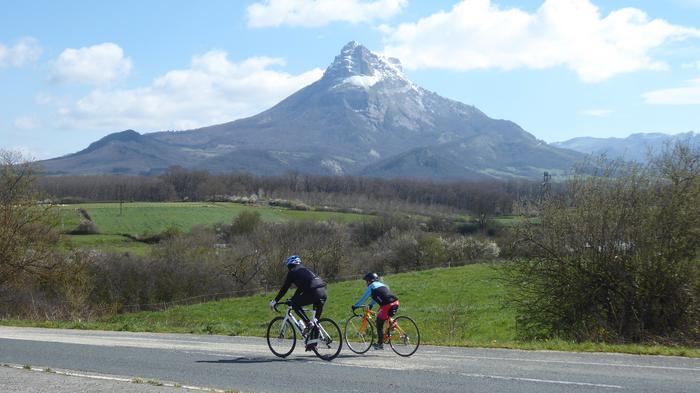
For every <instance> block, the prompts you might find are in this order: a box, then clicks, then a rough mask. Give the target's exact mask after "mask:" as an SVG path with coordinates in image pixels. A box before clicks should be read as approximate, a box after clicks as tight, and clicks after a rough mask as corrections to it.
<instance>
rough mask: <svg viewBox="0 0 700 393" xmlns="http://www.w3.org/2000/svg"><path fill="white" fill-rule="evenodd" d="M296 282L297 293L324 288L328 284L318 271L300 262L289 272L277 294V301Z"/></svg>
mask: <svg viewBox="0 0 700 393" xmlns="http://www.w3.org/2000/svg"><path fill="white" fill-rule="evenodd" d="M292 284H294V285H295V286H296V287H297V291H296V293H303V292H309V291H310V290H312V289H316V288H323V287H325V286H326V282H325V281H323V280H322V279H321V277H319V276H317V275H316V273H314V272H312V271H311V270H310V269H309V268H307V267H306V266H304V265H302V264H299V265H296V266H294V267H293V268H291V269H290V270H289V272H288V273H287V278H286V279H285V280H284V284H283V285H282V288H281V289H280V291H279V293H278V294H277V296H275V301H277V302H278V301H279V300H280V299H281V298H282V296H284V294H285V293H287V290H289V287H290V286H291V285H292Z"/></svg>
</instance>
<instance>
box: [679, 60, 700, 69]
mask: <svg viewBox="0 0 700 393" xmlns="http://www.w3.org/2000/svg"><path fill="white" fill-rule="evenodd" d="M681 68H683V69H684V70H688V69H696V68H697V69H699V70H700V60H698V61H696V62H694V63H683V64H682V65H681Z"/></svg>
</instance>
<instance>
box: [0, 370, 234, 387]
mask: <svg viewBox="0 0 700 393" xmlns="http://www.w3.org/2000/svg"><path fill="white" fill-rule="evenodd" d="M3 366H5V367H9V368H15V369H18V370H26V371H36V372H47V371H46V370H48V368H41V367H33V366H20V365H18V364H3ZM50 373H51V374H56V375H65V376H69V377H79V378H88V379H97V380H102V381H115V382H128V383H136V382H134V381H135V380H137V379H143V378H140V377H133V378H125V377H115V376H113V375H102V374H85V373H80V372H77V371H70V370H55V369H51V371H50ZM143 380H144V382H139V383H144V384H148V383H149V381H150V380H147V379H143ZM154 382H157V383H159V384H160V385H159V386H165V387H169V388H182V389H187V390H198V391H203V392H217V393H226V392H227V390H221V389H215V388H206V387H201V386H192V385H181V384H176V383H172V382H161V381H154Z"/></svg>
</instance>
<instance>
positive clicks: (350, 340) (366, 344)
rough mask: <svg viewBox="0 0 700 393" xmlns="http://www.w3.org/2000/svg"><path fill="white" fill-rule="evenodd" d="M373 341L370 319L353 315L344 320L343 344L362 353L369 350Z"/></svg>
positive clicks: (372, 328) (372, 327)
mask: <svg viewBox="0 0 700 393" xmlns="http://www.w3.org/2000/svg"><path fill="white" fill-rule="evenodd" d="M363 324H364V326H363ZM373 342H374V326H372V321H369V320H365V319H364V317H363V316H361V315H353V316H352V317H350V319H348V320H347V322H345V344H347V346H348V348H350V350H351V351H353V352H355V353H358V354H363V353H365V352H367V351H368V350H369V348H370V347H371V346H372V343H373Z"/></svg>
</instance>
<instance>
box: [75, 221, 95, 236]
mask: <svg viewBox="0 0 700 393" xmlns="http://www.w3.org/2000/svg"><path fill="white" fill-rule="evenodd" d="M98 233H100V231H99V230H98V229H97V224H95V222H94V221H92V220H80V224H78V227H77V228H76V229H74V230H73V231H71V232H70V234H71V235H95V234H98Z"/></svg>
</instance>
